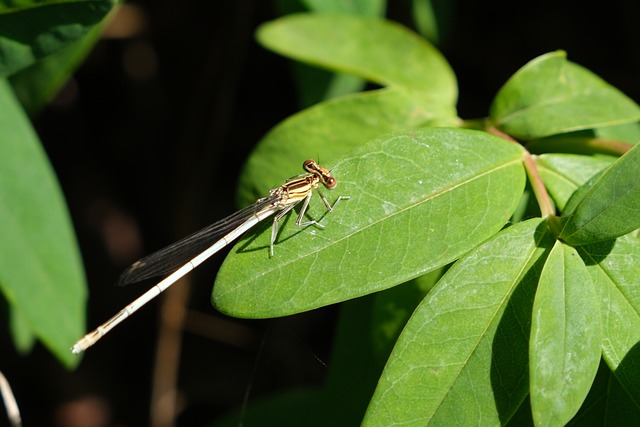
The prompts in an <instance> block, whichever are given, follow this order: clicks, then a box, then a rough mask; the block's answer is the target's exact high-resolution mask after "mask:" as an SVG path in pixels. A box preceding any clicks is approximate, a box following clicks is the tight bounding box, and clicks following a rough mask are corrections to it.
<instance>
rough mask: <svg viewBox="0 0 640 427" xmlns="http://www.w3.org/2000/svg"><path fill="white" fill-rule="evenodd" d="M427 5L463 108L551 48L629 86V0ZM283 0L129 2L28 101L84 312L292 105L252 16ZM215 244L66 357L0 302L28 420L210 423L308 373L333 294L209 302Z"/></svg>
mask: <svg viewBox="0 0 640 427" xmlns="http://www.w3.org/2000/svg"><path fill="white" fill-rule="evenodd" d="M287 3H290V2H287ZM389 3H390V4H389V5H388V7H387V12H386V16H387V17H388V18H390V19H393V20H396V21H399V22H401V23H403V24H404V25H406V26H408V27H410V28H414V29H415V28H416V24H415V21H414V18H413V15H412V4H411V2H410V1H409V0H395V1H391V2H389ZM433 4H434V6H435V9H436V12H437V16H438V21H437V23H438V27H439V30H438V34H437V39H436V40H434V41H435V42H436V44H437V46H438V48H439V49H440V50H441V51H442V52H443V54H444V55H445V57H446V58H447V59H448V60H449V61H450V63H451V66H452V67H453V69H454V71H455V73H456V75H457V78H458V81H459V87H460V99H459V104H458V112H459V116H460V117H461V118H463V119H472V118H478V117H484V116H486V115H487V114H488V108H489V104H490V102H491V99H492V97H493V95H494V94H495V93H496V91H497V90H498V89H499V88H500V86H501V85H502V84H503V83H504V82H505V80H506V79H507V78H508V77H509V76H510V75H511V74H512V73H513V72H515V71H516V70H517V69H518V68H520V67H521V66H522V65H524V64H525V63H526V62H527V61H529V60H531V59H533V58H534V57H536V56H538V55H540V54H543V53H546V52H549V51H552V50H556V49H564V50H566V51H567V52H568V57H569V59H570V60H572V61H574V62H577V63H579V64H581V65H583V66H585V67H587V68H588V69H590V70H592V71H593V72H595V73H596V74H598V75H599V76H601V77H602V78H603V79H605V80H606V81H608V82H609V83H611V84H613V85H614V86H616V87H618V88H619V89H620V90H622V91H623V92H624V93H626V94H627V95H628V96H630V97H631V98H632V99H634V100H635V101H636V102H637V101H640V84H638V81H639V79H638V77H639V76H640V74H639V72H640V43H638V42H639V41H640V27H638V26H637V25H636V22H635V21H636V20H637V17H638V16H640V3H637V2H631V1H625V0H612V1H609V2H607V3H606V4H604V5H603V4H597V5H596V4H593V5H589V4H586V3H584V4H582V3H581V4H580V5H579V6H577V4H576V3H575V2H553V1H539V2H536V3H531V4H530V5H529V4H527V5H524V4H523V5H520V9H514V4H513V2H508V1H493V2H473V1H460V0H459V1H434V2H433ZM279 6H280V5H279V4H278V2H275V1H265V0H234V1H231V0H219V1H215V2H213V1H194V0H191V1H166V0H154V1H150V0H146V1H130V2H127V3H126V6H125V7H123V8H121V10H120V11H119V13H118V14H117V15H116V16H115V17H114V18H113V20H112V22H111V23H110V25H109V26H108V27H107V29H106V31H105V34H104V36H103V38H102V39H101V40H100V42H99V43H98V44H97V46H96V47H95V49H94V50H93V52H92V53H91V55H90V56H89V57H88V58H87V60H86V61H85V62H84V63H83V65H82V66H81V67H80V69H79V70H78V71H77V73H76V74H75V76H74V77H73V79H71V80H70V81H69V82H68V83H67V84H66V85H65V87H64V88H62V89H61V90H60V92H59V93H58V95H57V96H56V98H55V100H54V101H53V102H52V103H51V104H50V105H49V106H48V107H47V108H46V109H45V110H43V111H42V112H40V113H39V114H38V115H37V116H36V117H35V126H36V129H37V131H38V133H39V135H40V138H41V140H42V143H43V145H44V147H45V149H46V151H47V153H48V155H49V157H50V160H51V163H52V165H53V167H54V169H55V171H56V173H57V175H58V179H59V180H60V183H61V186H62V189H63V191H64V194H65V196H66V199H67V203H68V205H69V209H70V212H71V216H72V218H73V221H74V226H75V230H76V232H77V235H78V239H79V243H80V248H81V252H82V256H83V260H84V266H85V270H86V275H87V280H88V283H89V294H90V298H89V305H88V308H87V310H88V325H87V329H92V328H93V327H95V326H97V325H98V324H100V323H102V322H103V321H105V320H106V319H108V318H109V317H110V316H112V315H113V314H115V313H116V312H117V311H118V310H120V309H121V308H122V307H123V306H124V305H126V304H127V303H129V302H130V301H131V300H132V299H134V298H135V297H137V296H138V295H139V294H141V293H142V292H143V291H144V290H146V289H147V288H148V284H147V283H145V284H142V285H139V286H136V285H132V286H129V287H125V288H116V287H113V286H112V285H113V284H114V283H115V282H116V281H117V278H118V276H119V274H120V272H121V271H122V270H123V269H124V268H126V267H127V266H128V265H129V264H131V263H132V262H134V261H136V260H137V259H138V258H140V257H141V256H143V255H144V254H147V253H150V252H152V251H153V250H156V249H159V248H161V247H163V246H165V245H167V244H169V243H171V242H173V241H175V240H177V239H178V238H180V237H183V236H185V235H187V234H189V233H190V232H192V231H195V230H197V229H199V228H200V227H203V226H205V225H207V224H209V223H211V222H213V221H215V220H217V219H220V218H222V217H224V216H226V215H228V214H230V213H232V212H233V211H234V209H235V208H236V205H235V203H234V192H235V185H236V182H237V178H238V175H239V173H240V170H241V168H242V165H243V162H244V160H245V159H246V158H247V156H248V155H249V153H250V152H251V150H252V148H253V147H254V146H255V145H256V143H257V142H258V141H259V140H260V138H261V137H263V136H264V135H265V133H266V132H268V131H269V129H271V128H272V127H273V126H275V125H276V124H277V123H279V122H280V121H281V120H283V119H285V118H286V117H288V116H290V115H291V114H293V113H295V112H296V111H299V110H300V109H301V107H302V104H301V102H300V101H299V96H298V92H297V90H296V85H295V82H294V79H293V77H292V72H291V67H290V64H289V63H288V62H287V60H285V59H284V58H282V57H279V56H277V55H276V54H273V53H271V52H269V51H266V50H265V49H263V48H261V47H260V46H259V45H258V44H257V43H256V41H255V39H254V32H255V30H256V28H257V27H258V26H259V25H260V24H261V23H263V22H266V21H269V20H272V19H275V18H277V17H278V16H280V15H281V10H282V9H280V8H279ZM522 8H524V9H522ZM310 156H313V153H310ZM303 160H304V159H301V160H300V161H301V162H302V161H303ZM283 178H285V177H283ZM273 184H274V185H279V183H273ZM223 259H224V254H220V255H218V256H216V257H214V258H213V259H212V260H210V261H209V262H207V263H206V264H205V265H203V266H201V267H199V268H198V270H196V271H195V272H194V273H192V274H191V275H190V278H189V282H190V283H189V284H186V285H185V286H181V287H179V288H178V289H177V290H174V291H173V292H172V294H171V295H170V296H169V298H168V300H170V301H169V302H167V303H166V304H162V305H161V302H160V301H154V302H152V303H151V304H149V306H147V307H145V308H144V309H142V310H141V311H139V312H138V313H137V314H136V315H135V316H133V317H132V318H131V319H129V320H127V322H126V323H125V324H124V325H122V326H121V327H119V328H118V329H117V330H116V331H114V332H113V333H111V334H110V335H109V336H107V337H106V338H105V339H104V340H102V341H101V342H100V343H99V344H97V345H96V346H95V347H94V348H92V349H90V350H89V351H88V352H87V353H86V354H85V355H84V356H83V360H82V362H81V364H80V366H79V368H78V369H77V370H76V371H73V372H69V371H66V370H65V369H64V368H62V367H61V366H60V365H59V364H58V362H57V361H56V360H55V359H53V357H52V356H51V355H50V353H48V352H47V351H46V350H45V349H44V348H43V347H42V346H41V345H37V346H36V347H35V349H34V350H33V351H32V352H31V353H30V354H29V355H27V356H21V355H19V354H17V353H16V351H15V350H14V347H13V345H12V343H11V339H10V337H9V336H8V332H7V331H8V328H7V326H6V324H5V323H6V320H5V319H4V318H3V320H2V322H3V325H1V326H0V348H2V349H5V350H3V354H2V357H1V359H2V371H3V372H4V373H5V374H6V375H7V376H8V379H9V381H10V382H11V384H12V387H13V389H14V393H15V394H16V398H17V400H18V404H19V406H20V408H21V412H22V417H23V422H24V425H25V426H60V427H68V426H69V427H79V426H95V427H99V426H145V425H155V426H161V425H171V420H172V419H174V418H175V420H176V425H179V426H197V425H206V424H208V423H210V422H212V421H213V420H215V419H216V418H219V417H221V416H224V415H225V414H227V413H228V412H229V411H232V410H236V409H238V408H240V407H242V405H243V404H244V403H246V402H248V403H249V404H251V402H253V401H255V400H257V399H259V398H260V397H261V396H266V395H268V394H271V393H275V392H281V391H285V390H291V389H296V388H303V387H318V386H320V385H321V384H322V381H323V378H324V375H325V373H326V369H327V367H326V363H328V361H329V358H330V353H331V344H332V337H333V329H334V325H335V318H336V314H337V313H338V310H339V307H328V308H324V309H320V310H316V311H314V312H310V313H305V314H301V315H298V316H292V317H288V318H282V319H273V320H265V321H247V320H238V319H230V318H227V317H225V316H223V315H221V314H219V313H216V312H215V310H214V309H213V308H212V307H211V304H210V302H209V295H210V291H211V286H212V284H213V281H214V278H215V274H216V271H217V268H218V267H219V265H220V263H221V262H222V260H223ZM185 306H187V307H188V310H187V311H186V312H185V311H184V309H183V308H184V307H185ZM161 307H162V308H161ZM3 313H4V311H3ZM161 319H165V321H164V322H160V320H161ZM175 319H179V320H178V321H176V320H175ZM180 319H182V320H184V322H181V320H180ZM176 322H177V323H176ZM181 323H183V325H182V326H181ZM176 328H178V329H176ZM182 328H184V333H180V331H181V329H182ZM70 344H71V343H70ZM151 402H154V405H152V403H151ZM90 420H91V422H89V421H90ZM2 425H7V424H6V418H5V417H4V416H0V426H2Z"/></svg>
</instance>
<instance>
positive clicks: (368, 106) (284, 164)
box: [238, 88, 456, 204]
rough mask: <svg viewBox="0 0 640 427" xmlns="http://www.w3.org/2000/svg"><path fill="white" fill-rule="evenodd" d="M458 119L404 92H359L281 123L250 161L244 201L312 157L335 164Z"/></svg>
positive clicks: (242, 195)
mask: <svg viewBox="0 0 640 427" xmlns="http://www.w3.org/2000/svg"><path fill="white" fill-rule="evenodd" d="M455 121H456V118H455V111H453V110H452V109H451V108H448V107H441V106H438V105H434V104H428V103H425V102H424V101H422V100H420V99H419V98H418V97H415V96H413V94H412V93H411V92H408V91H405V90H402V89H400V88H393V89H382V90H378V91H372V92H366V93H359V94H354V95H350V96H346V97H342V98H338V99H334V100H331V101H327V102H324V103H322V104H319V105H317V106H315V107H312V108H309V109H307V110H304V111H302V112H300V113H298V114H296V115H294V116H292V117H290V118H288V119H286V120H285V121H283V122H282V123H280V124H279V125H278V126H276V127H275V128H274V129H273V130H272V131H271V132H269V134H268V135H267V136H265V138H263V139H262V141H260V144H259V145H258V146H257V147H256V149H255V150H254V152H253V153H252V155H251V157H250V158H249V160H248V161H247V164H246V166H245V170H244V173H243V175H242V177H241V181H240V186H239V188H240V190H239V196H238V198H239V200H240V202H241V204H247V203H250V202H252V201H254V200H255V199H256V198H258V197H260V196H262V195H263V194H265V193H266V192H267V191H268V190H269V189H270V188H272V187H273V186H274V185H280V182H281V181H282V178H283V176H285V177H286V176H293V175H295V174H297V173H300V172H299V171H300V164H301V163H302V162H303V161H304V160H305V159H307V158H317V159H319V160H320V161H321V162H322V163H325V164H333V163H334V162H335V161H336V160H337V159H339V158H341V157H344V155H346V154H347V153H348V152H350V151H352V150H353V149H354V148H356V147H358V146H360V145H362V144H364V143H365V142H367V141H369V140H371V139H373V138H375V137H377V136H380V135H382V134H386V133H389V132H394V131H399V130H403V129H412V128H416V127H421V126H427V125H429V126H435V125H443V124H448V125H452V124H454V123H455Z"/></svg>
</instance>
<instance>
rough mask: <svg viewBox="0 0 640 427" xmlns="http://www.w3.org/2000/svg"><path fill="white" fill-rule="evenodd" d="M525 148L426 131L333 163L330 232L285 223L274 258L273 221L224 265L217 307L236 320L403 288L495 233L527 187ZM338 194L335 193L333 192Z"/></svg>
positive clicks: (381, 141)
mask: <svg viewBox="0 0 640 427" xmlns="http://www.w3.org/2000/svg"><path fill="white" fill-rule="evenodd" d="M521 155H522V149H521V147H520V146H519V145H517V144H512V143H510V142H507V141H504V140H503V139H500V138H497V137H494V136H492V135H489V134H487V133H484V132H478V131H469V130H460V129H442V128H424V129H417V130H413V131H405V132H400V133H395V134H390V135H387V136H384V137H380V138H378V139H376V140H374V141H372V142H371V143H369V144H366V145H365V146H363V147H361V148H360V149H359V150H356V151H354V152H353V153H351V154H350V155H349V156H347V157H346V158H345V159H344V160H342V161H341V162H338V163H337V164H335V165H330V166H332V172H333V173H334V175H335V176H336V177H337V179H338V180H339V184H338V187H337V189H336V190H334V193H337V194H342V195H350V196H351V199H349V200H344V201H342V202H341V204H340V205H339V206H338V207H337V208H336V209H335V211H334V212H331V213H328V214H326V215H324V216H323V212H324V208H323V207H322V203H320V202H319V201H318V200H317V199H316V200H314V204H313V205H312V206H311V209H310V211H309V215H310V217H312V218H317V219H320V218H322V223H323V224H324V225H325V227H326V228H325V229H323V230H318V229H315V228H313V227H309V228H306V229H303V230H301V229H299V228H297V227H296V226H295V225H294V224H293V221H291V220H290V221H288V223H287V221H285V222H284V224H283V226H281V231H280V235H279V238H278V244H277V245H276V248H275V249H276V251H275V252H276V255H275V256H274V257H273V258H269V257H268V249H267V248H268V240H269V235H270V233H269V232H268V231H266V229H268V228H269V227H270V224H264V225H263V228H262V229H261V231H266V232H262V233H260V234H259V235H258V236H256V235H255V234H250V236H249V237H248V238H245V239H244V240H243V241H241V242H240V244H239V245H237V246H236V248H235V249H234V250H233V252H232V253H231V255H230V256H229V257H227V259H226V260H225V263H224V264H223V266H222V268H221V270H220V272H219V274H218V278H217V281H216V285H215V286H214V294H213V301H214V303H215V305H216V306H217V307H218V309H220V310H221V311H223V312H226V313H230V314H233V315H235V316H250V317H264V316H269V317H270V316H281V315H285V314H291V313H296V312H300V311H304V310H309V309H312V308H316V307H320V306H323V305H326V304H332V303H335V302H338V301H344V300H346V299H350V298H355V297H358V296H362V295H365V294H368V293H372V292H376V291H379V290H382V289H386V288H389V287H391V286H395V285H397V284H399V283H404V282H406V281H407V280H409V279H412V278H414V277H417V276H419V275H422V274H424V273H425V272H428V271H430V270H433V269H435V268H437V267H440V266H443V265H445V264H447V263H449V262H451V261H453V260H454V259H456V258H457V257H459V256H460V255H462V254H463V253H465V252H466V251H468V250H470V249H471V248H473V247H474V246H476V245H477V244H479V243H480V242H482V241H483V240H485V239H487V238H488V237H490V236H492V235H493V234H494V233H496V232H497V231H498V230H499V229H500V228H501V227H502V226H503V225H504V224H505V222H506V221H507V219H508V218H509V217H510V215H511V213H512V212H513V210H514V209H515V206H516V204H517V202H518V200H519V199H520V196H521V194H522V189H523V187H524V171H523V167H522V164H521ZM331 196H332V198H335V197H336V196H335V195H331Z"/></svg>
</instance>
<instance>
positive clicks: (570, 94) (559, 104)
mask: <svg viewBox="0 0 640 427" xmlns="http://www.w3.org/2000/svg"><path fill="white" fill-rule="evenodd" d="M490 118H491V120H492V121H493V122H494V124H495V125H496V126H497V127H498V128H499V129H500V130H502V131H503V132H505V133H507V134H509V135H511V136H513V137H516V138H521V139H524V140H529V139H534V138H541V137H544V136H549V135H553V134H558V133H565V132H570V131H574V130H579V129H590V128H597V127H602V126H611V125H617V124H622V123H629V122H635V121H638V120H640V108H639V107H638V106H637V105H636V104H635V103H634V102H633V101H632V100H631V99H629V98H628V97H627V96H626V95H624V94H623V93H622V92H620V91H618V90H617V89H616V88H614V87H613V86H611V85H609V84H608V83H606V82H605V81H604V80H602V79H601V78H600V77H598V76H596V75H595V74H593V73H592V72H591V71H589V70H587V69H585V68H583V67H581V66H579V65H577V64H574V63H572V62H569V61H567V59H566V54H565V53H564V52H561V51H559V52H552V53H548V54H546V55H542V56H540V57H538V58H536V59H534V60H533V61H531V62H529V63H528V64H526V65H525V66H524V67H522V68H521V69H520V70H518V71H517V72H516V73H515V74H514V75H513V76H512V77H511V78H510V79H509V80H508V81H507V83H505V85H504V86H503V87H502V88H501V89H500V91H499V92H498V94H497V95H496V98H495V99H494V101H493V103H492V105H491V112H490Z"/></svg>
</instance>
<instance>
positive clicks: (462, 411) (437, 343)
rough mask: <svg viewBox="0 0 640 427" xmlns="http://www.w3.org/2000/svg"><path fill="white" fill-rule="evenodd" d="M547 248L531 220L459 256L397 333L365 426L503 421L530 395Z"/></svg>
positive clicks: (542, 229) (539, 225) (547, 240)
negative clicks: (532, 337)
mask: <svg viewBox="0 0 640 427" xmlns="http://www.w3.org/2000/svg"><path fill="white" fill-rule="evenodd" d="M552 245H553V238H552V236H551V234H550V233H548V231H547V228H546V224H545V222H543V221H542V220H540V219H532V220H528V221H525V222H522V223H518V224H515V225H513V226H511V227H509V228H507V229H506V230H503V231H502V232H500V233H499V234H497V235H496V236H494V237H493V238H491V239H490V240H488V241H487V242H486V243H484V244H483V245H482V246H480V247H478V248H477V249H475V250H473V251H472V252H470V253H469V254H467V255H466V256H465V257H464V258H462V259H460V260H459V261H458V262H456V263H455V264H454V265H453V266H452V267H451V269H450V270H449V271H448V272H447V273H446V274H445V275H444V276H443V278H442V279H441V280H440V281H439V282H438V284H437V285H436V287H435V288H434V289H433V290H432V291H431V292H430V293H429V294H428V295H427V297H426V298H425V300H424V301H423V302H422V303H421V304H420V305H419V306H418V308H417V309H416V311H415V312H414V313H413V316H412V317H411V319H410V320H409V323H408V324H407V326H406V327H405V329H404V330H403V332H402V334H401V335H400V338H399V339H398V342H397V344H396V346H395V348H394V349H393V352H392V354H391V356H390V357H389V361H388V363H387V366H386V367H385V370H384V372H383V374H382V376H381V378H380V380H379V381H378V387H377V388H376V392H375V393H374V395H373V399H372V401H371V404H370V405H369V408H368V410H367V414H366V416H365V421H364V425H365V426H378V425H380V426H388V425H406V426H413V425H415V426H425V425H431V424H434V425H439V424H441V425H497V424H505V423H506V422H507V421H508V420H509V419H510V418H511V417H512V416H513V414H514V413H515V412H516V410H517V408H518V407H519V406H520V404H521V403H522V401H523V400H524V399H525V397H526V395H527V392H528V387H527V386H528V377H527V346H528V339H529V324H530V319H531V304H532V294H533V293H534V292H535V286H536V284H537V279H538V275H539V269H540V267H539V264H540V263H541V261H543V259H544V258H543V256H544V254H545V252H547V251H548V249H549V248H550V246H552Z"/></svg>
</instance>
